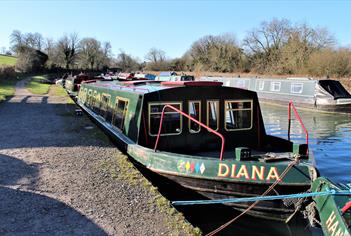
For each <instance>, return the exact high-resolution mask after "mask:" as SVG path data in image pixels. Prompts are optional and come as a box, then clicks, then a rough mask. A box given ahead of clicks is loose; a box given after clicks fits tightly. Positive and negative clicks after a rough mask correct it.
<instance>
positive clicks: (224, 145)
mask: <svg viewBox="0 0 351 236" xmlns="http://www.w3.org/2000/svg"><path fill="white" fill-rule="evenodd" d="M77 104H78V105H79V106H80V107H81V108H82V110H83V111H85V112H86V113H87V114H88V115H89V117H90V118H91V119H92V120H93V121H95V122H96V123H97V124H98V125H99V126H100V127H101V128H102V129H103V130H104V131H105V132H106V133H107V134H108V135H109V136H110V137H111V138H113V140H114V141H115V143H116V144H117V146H118V147H119V148H120V149H121V150H122V151H124V152H126V153H127V154H128V155H129V156H130V157H131V158H132V159H133V161H135V162H136V163H137V164H138V165H140V166H141V167H142V168H146V169H148V170H150V171H152V172H154V173H156V174H159V175H161V176H163V177H166V178H167V179H169V180H170V181H171V182H173V183H174V184H179V185H181V186H183V187H185V188H188V189H191V190H193V191H196V192H198V193H200V194H201V195H203V196H204V197H206V198H209V199H227V198H237V197H253V196H260V195H262V194H263V193H264V192H265V191H266V190H267V189H268V188H269V187H270V186H272V184H276V185H275V187H274V189H272V191H270V192H268V193H267V194H268V195H280V194H291V193H301V192H305V191H307V190H309V189H310V187H311V183H312V182H313V180H314V179H316V178H317V177H318V171H317V170H316V168H315V166H314V158H313V155H312V152H311V151H309V150H308V145H307V144H295V143H293V142H291V141H289V140H286V139H282V138H278V137H274V136H271V135H268V134H267V133H266V131H265V127H264V123H263V119H262V114H261V110H260V106H259V102H258V98H257V95H256V93H255V92H252V91H249V90H244V89H239V88H232V87H225V86H222V83H221V82H203V81H180V82H172V81H171V82H169V81H167V82H161V81H148V80H144V81H126V82H121V81H96V82H93V83H83V84H81V88H80V90H79V94H78V98H77ZM292 163H293V165H292ZM228 205H230V206H232V207H234V208H236V209H238V210H245V209H246V208H247V207H248V206H249V205H248V203H239V204H228ZM294 212H295V209H294V207H293V206H290V207H287V206H285V205H284V203H283V201H282V200H274V201H273V200H272V201H264V202H259V203H258V204H257V205H256V206H255V207H254V208H253V209H252V210H251V211H250V212H249V213H250V214H252V215H254V216H256V217H263V218H266V219H274V220H285V219H287V218H288V217H289V216H290V215H291V214H293V213H294Z"/></svg>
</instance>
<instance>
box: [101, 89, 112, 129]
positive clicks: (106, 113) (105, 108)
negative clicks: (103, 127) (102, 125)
mask: <svg viewBox="0 0 351 236" xmlns="http://www.w3.org/2000/svg"><path fill="white" fill-rule="evenodd" d="M110 97H111V96H110V95H108V94H102V98H101V106H100V115H101V116H102V117H104V118H105V120H106V121H109V122H110V121H111V118H112V114H111V111H110V105H109V104H110Z"/></svg>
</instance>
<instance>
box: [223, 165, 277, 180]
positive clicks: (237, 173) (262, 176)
mask: <svg viewBox="0 0 351 236" xmlns="http://www.w3.org/2000/svg"><path fill="white" fill-rule="evenodd" d="M217 176H218V177H223V178H227V177H230V178H233V179H246V180H262V181H264V180H267V181H271V180H280V179H279V173H278V169H277V167H275V166H272V167H270V168H269V169H268V171H267V170H266V168H265V167H264V166H256V165H252V166H246V165H237V164H232V165H228V164H225V163H219V165H218V173H217Z"/></svg>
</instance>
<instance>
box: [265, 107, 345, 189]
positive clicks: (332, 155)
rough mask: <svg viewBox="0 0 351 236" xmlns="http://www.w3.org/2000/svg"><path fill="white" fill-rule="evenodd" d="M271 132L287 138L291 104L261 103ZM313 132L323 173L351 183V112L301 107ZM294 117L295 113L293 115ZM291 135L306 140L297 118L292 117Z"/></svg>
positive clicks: (311, 141) (313, 146)
mask: <svg viewBox="0 0 351 236" xmlns="http://www.w3.org/2000/svg"><path fill="white" fill-rule="evenodd" d="M261 109H262V113H263V119H264V123H265V127H266V131H267V133H269V134H271V135H275V136H279V137H283V138H287V136H288V133H287V130H288V129H287V128H288V118H287V116H288V111H287V107H281V106H273V105H267V104H261ZM298 113H299V114H300V116H301V118H302V121H303V123H304V124H305V126H306V128H307V130H308V132H309V144H310V150H312V152H313V154H314V156H315V159H316V165H317V168H318V170H319V171H320V174H321V175H322V176H325V177H328V178H330V179H331V180H332V181H335V182H344V183H351V115H348V114H331V113H320V112H313V111H310V110H299V109H298ZM292 117H294V116H292ZM291 133H292V134H291V138H292V140H293V141H295V142H298V143H304V142H305V134H304V132H303V130H302V129H301V128H300V125H299V122H298V121H297V119H295V120H293V121H292V129H291Z"/></svg>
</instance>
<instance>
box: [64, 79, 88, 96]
mask: <svg viewBox="0 0 351 236" xmlns="http://www.w3.org/2000/svg"><path fill="white" fill-rule="evenodd" d="M88 80H89V76H88V75H86V74H83V73H80V74H79V75H75V76H72V75H70V76H68V77H67V79H66V82H65V88H66V91H67V93H68V94H69V95H70V96H71V97H75V96H77V95H78V91H79V86H80V84H81V83H82V82H83V81H88Z"/></svg>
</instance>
